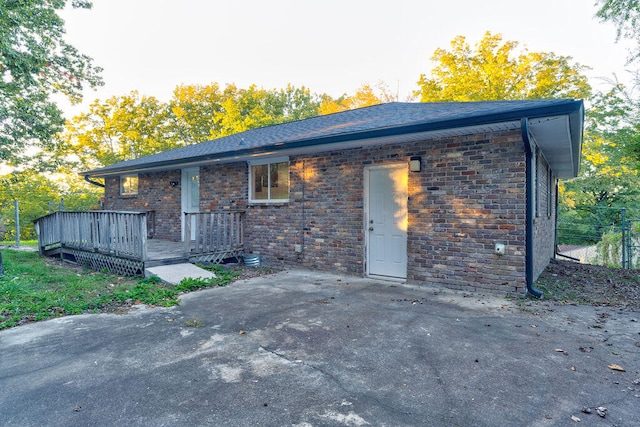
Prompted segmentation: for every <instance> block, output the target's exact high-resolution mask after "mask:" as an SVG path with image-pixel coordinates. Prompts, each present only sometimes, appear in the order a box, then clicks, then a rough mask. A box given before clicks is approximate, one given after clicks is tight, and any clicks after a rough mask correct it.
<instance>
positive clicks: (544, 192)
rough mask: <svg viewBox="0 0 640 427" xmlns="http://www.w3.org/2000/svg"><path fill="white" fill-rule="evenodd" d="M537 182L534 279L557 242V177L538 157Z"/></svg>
mask: <svg viewBox="0 0 640 427" xmlns="http://www.w3.org/2000/svg"><path fill="white" fill-rule="evenodd" d="M536 181H537V182H538V190H537V193H536V196H537V206H536V213H535V218H534V222H533V236H534V240H533V253H534V254H535V255H534V265H533V277H534V280H535V279H536V278H538V276H539V275H540V273H542V272H543V271H544V269H545V267H546V266H547V265H548V264H549V260H550V259H551V258H553V256H554V253H555V241H556V234H555V233H556V227H555V226H556V224H555V214H556V213H555V210H556V200H555V197H556V194H555V177H554V176H553V175H552V174H551V171H550V169H549V165H548V164H547V162H546V161H545V159H544V157H542V156H540V155H538V156H537V162H536Z"/></svg>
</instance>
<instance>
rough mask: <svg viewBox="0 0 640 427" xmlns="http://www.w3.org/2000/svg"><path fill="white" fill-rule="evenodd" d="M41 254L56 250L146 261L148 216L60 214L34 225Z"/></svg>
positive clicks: (67, 212) (51, 215)
mask: <svg viewBox="0 0 640 427" xmlns="http://www.w3.org/2000/svg"><path fill="white" fill-rule="evenodd" d="M34 224H35V228H36V234H37V236H38V247H39V248H40V252H46V251H48V250H50V249H55V248H56V247H62V248H71V249H78V250H81V251H85V252H97V253H102V254H107V255H114V256H116V257H119V258H128V259H134V260H139V261H145V260H146V259H147V214H146V212H123V211H82V212H75V211H58V212H54V213H51V214H49V215H46V216H43V217H41V218H38V219H36V220H35V221H34Z"/></svg>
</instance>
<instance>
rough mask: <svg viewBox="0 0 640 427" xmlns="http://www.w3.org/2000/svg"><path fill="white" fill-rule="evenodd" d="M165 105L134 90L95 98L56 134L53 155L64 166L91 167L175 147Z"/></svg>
mask: <svg viewBox="0 0 640 427" xmlns="http://www.w3.org/2000/svg"><path fill="white" fill-rule="evenodd" d="M172 122H173V121H172V120H171V118H170V117H169V111H168V109H167V105H166V104H165V103H163V102H161V101H159V100H158V99H156V98H154V97H148V96H141V95H140V94H139V93H138V92H137V91H132V92H130V93H129V94H128V95H123V96H114V97H111V98H109V99H107V100H106V101H104V102H100V101H99V100H96V101H94V102H93V103H92V104H91V105H90V106H89V111H88V112H86V113H82V114H79V115H78V116H75V117H73V118H72V119H71V120H70V121H69V122H68V124H67V126H66V129H65V132H63V133H61V134H60V135H58V144H57V146H56V150H55V157H56V158H57V160H59V161H62V160H64V161H63V163H65V164H66V165H67V167H70V168H73V169H77V168H82V169H90V168H94V167H100V166H104V165H109V164H113V163H116V162H119V161H123V160H128V159H133V158H137V157H140V156H144V155H148V154H153V153H157V152H159V151H164V150H168V149H171V148H176V147H179V146H181V145H182V144H181V143H180V142H179V141H178V140H177V138H176V135H175V134H174V133H173V132H172V130H171V129H172V128H171V124H172Z"/></svg>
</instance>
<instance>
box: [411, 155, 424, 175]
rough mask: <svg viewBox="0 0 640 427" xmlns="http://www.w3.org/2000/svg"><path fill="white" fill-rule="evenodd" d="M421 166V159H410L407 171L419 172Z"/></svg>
mask: <svg viewBox="0 0 640 427" xmlns="http://www.w3.org/2000/svg"><path fill="white" fill-rule="evenodd" d="M421 165H422V158H421V157H411V158H410V159H409V170H410V171H411V172H420V169H421Z"/></svg>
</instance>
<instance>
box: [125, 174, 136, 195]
mask: <svg viewBox="0 0 640 427" xmlns="http://www.w3.org/2000/svg"><path fill="white" fill-rule="evenodd" d="M127 178H135V179H136V182H137V183H138V184H137V185H136V192H135V193H133V192H128V191H125V188H124V182H125V180H126V179H127ZM139 192H140V178H139V177H138V174H137V173H130V174H126V175H120V195H121V196H137V195H138V193H139Z"/></svg>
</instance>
